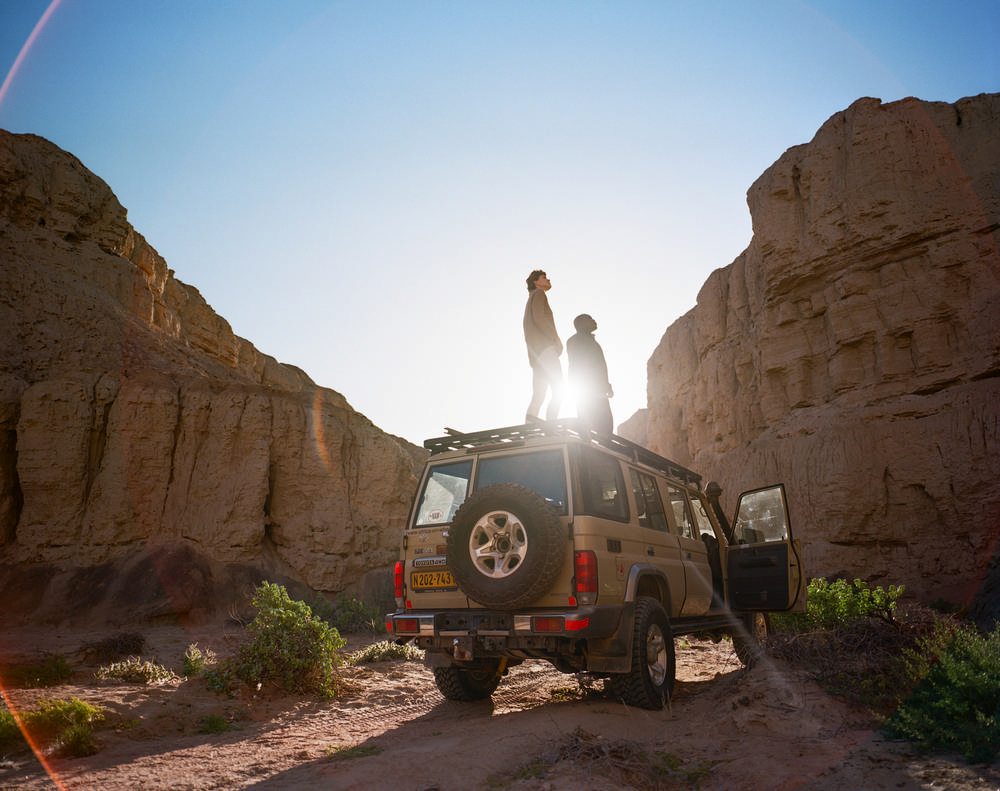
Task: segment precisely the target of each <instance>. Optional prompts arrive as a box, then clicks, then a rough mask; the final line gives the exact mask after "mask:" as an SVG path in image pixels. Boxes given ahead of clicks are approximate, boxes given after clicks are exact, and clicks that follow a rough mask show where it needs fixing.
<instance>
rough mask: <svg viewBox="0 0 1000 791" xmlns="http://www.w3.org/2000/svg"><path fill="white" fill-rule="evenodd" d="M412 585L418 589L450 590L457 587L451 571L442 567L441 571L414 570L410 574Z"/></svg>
mask: <svg viewBox="0 0 1000 791" xmlns="http://www.w3.org/2000/svg"><path fill="white" fill-rule="evenodd" d="M410 587H411V588H413V590H417V591H429V590H450V589H453V588H457V587H458V586H457V585H456V584H455V578H454V577H452V576H451V572H450V571H447V570H444V569H442V570H441V571H414V572H413V573H412V574H410Z"/></svg>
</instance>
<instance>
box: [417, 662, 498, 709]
mask: <svg viewBox="0 0 1000 791" xmlns="http://www.w3.org/2000/svg"><path fill="white" fill-rule="evenodd" d="M506 671H507V660H506V659H488V660H483V661H481V662H477V663H476V664H475V665H468V666H460V665H449V666H448V667H436V668H434V683H435V684H437V688H438V689H439V690H440V692H441V694H442V695H444V696H445V697H446V698H448V700H459V701H473V700H483V699H485V698H488V697H489V696H490V695H492V694H493V693H494V692H496V688H497V687H498V686H500V679H501V677H502V676H503V674H504V673H505V672H506Z"/></svg>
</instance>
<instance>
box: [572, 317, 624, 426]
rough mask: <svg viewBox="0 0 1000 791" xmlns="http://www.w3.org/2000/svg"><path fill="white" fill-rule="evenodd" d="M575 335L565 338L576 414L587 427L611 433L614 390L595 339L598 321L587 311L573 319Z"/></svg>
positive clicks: (602, 353) (599, 346) (602, 351)
mask: <svg viewBox="0 0 1000 791" xmlns="http://www.w3.org/2000/svg"><path fill="white" fill-rule="evenodd" d="M573 326H574V327H576V334H575V335H573V336H571V337H570V338H569V340H567V341H566V357H567V359H568V360H569V380H570V382H571V383H572V387H573V392H574V394H575V396H576V414H577V416H578V417H579V418H580V419H581V420H582V421H583V424H584V426H585V427H586V428H587V429H588V430H590V431H596V432H597V433H598V434H611V433H612V432H613V431H614V419H613V418H612V417H611V405H610V404H609V403H608V399H609V398H610V397H611V396H613V395H614V394H615V393H614V390H612V389H611V384H610V383H609V382H608V364H607V362H606V361H605V359H604V350H603V349H601V345H600V344H599V343H598V342H597V341H596V340H595V339H594V335H593V333H594V330H596V329H597V322H596V321H594V319H593V317H591V316H589V315H588V314H586V313H581V314H580V315H579V316H577V317H576V318H575V319H573Z"/></svg>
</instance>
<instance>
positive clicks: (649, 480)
mask: <svg viewBox="0 0 1000 791" xmlns="http://www.w3.org/2000/svg"><path fill="white" fill-rule="evenodd" d="M629 477H630V478H631V480H632V496H633V497H634V498H635V507H636V508H638V509H639V513H638V515H637V516H636V519H637V520H638V522H639V524H640V525H642V526H643V527H648V528H651V529H653V530H662V531H664V532H666V530H667V517H666V515H665V514H664V513H663V500H661V499H660V492H659V490H658V489H657V488H656V480H655V479H654V478H653V476H652V475H648V474H647V473H644V472H639V470H636V469H632V468H629Z"/></svg>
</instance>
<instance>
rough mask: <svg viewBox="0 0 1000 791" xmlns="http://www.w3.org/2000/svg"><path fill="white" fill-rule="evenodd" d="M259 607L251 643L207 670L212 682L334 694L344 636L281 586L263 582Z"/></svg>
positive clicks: (257, 591) (257, 593)
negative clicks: (233, 655) (293, 598)
mask: <svg viewBox="0 0 1000 791" xmlns="http://www.w3.org/2000/svg"><path fill="white" fill-rule="evenodd" d="M253 606H254V607H255V608H256V610H257V614H256V616H255V617H254V619H253V620H252V621H251V622H250V623H249V624H248V625H247V631H248V632H249V633H250V635H251V639H250V641H249V642H247V643H244V644H243V645H242V646H240V648H239V650H238V651H237V653H236V656H235V657H232V658H231V659H227V660H223V661H222V662H220V663H219V664H218V665H216V667H215V668H213V669H211V670H209V671H207V672H206V673H205V678H206V679H208V682H209V685H210V686H211V687H212V688H214V689H217V690H220V691H232V690H233V688H234V687H235V686H237V685H238V684H240V683H242V684H246V685H247V686H250V687H255V688H257V689H260V688H261V687H263V686H276V687H278V688H280V689H283V690H285V691H287V692H314V693H317V694H319V695H321V696H322V697H332V696H333V695H334V693H335V692H336V687H337V677H336V668H337V666H338V665H339V664H340V662H341V659H340V654H339V653H338V651H339V649H340V648H342V647H343V646H344V643H345V641H344V639H343V638H342V637H341V636H340V634H339V633H338V632H337V630H336V629H334V628H333V627H331V626H330V625H329V624H327V623H326V622H325V621H323V620H321V619H320V618H318V617H316V616H315V615H313V613H312V610H311V609H310V608H309V605H308V604H306V603H305V602H302V601H293V600H292V599H291V598H290V597H289V595H288V591H287V590H285V588H284V587H283V586H281V585H277V584H274V583H270V582H266V581H265V582H262V583H261V584H260V585H259V586H258V587H257V588H256V589H255V592H254V597H253Z"/></svg>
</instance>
